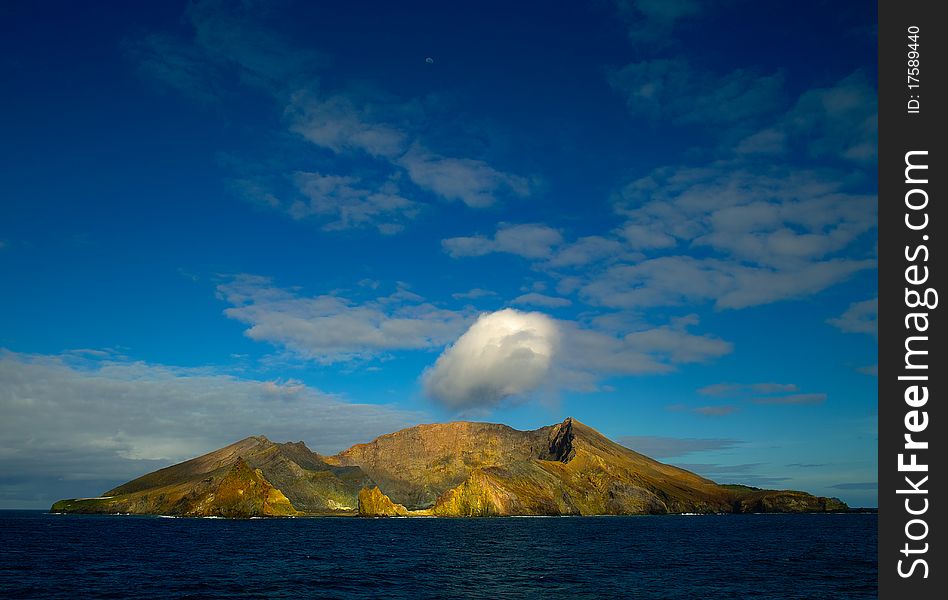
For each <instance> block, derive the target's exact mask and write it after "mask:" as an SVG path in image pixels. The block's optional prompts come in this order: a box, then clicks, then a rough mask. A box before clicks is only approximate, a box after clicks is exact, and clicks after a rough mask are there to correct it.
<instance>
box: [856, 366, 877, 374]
mask: <svg viewBox="0 0 948 600" xmlns="http://www.w3.org/2000/svg"><path fill="white" fill-rule="evenodd" d="M856 370H857V371H859V372H860V373H862V374H863V375H871V376H873V377H878V376H879V365H877V364H876V365H867V366H865V367H859V368H858V369H856Z"/></svg>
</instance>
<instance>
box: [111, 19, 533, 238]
mask: <svg viewBox="0 0 948 600" xmlns="http://www.w3.org/2000/svg"><path fill="white" fill-rule="evenodd" d="M269 12H270V11H268V10H264V9H262V8H261V7H250V6H247V5H246V4H245V3H240V2H227V1H208V2H199V3H192V4H191V5H189V8H188V10H187V11H186V15H185V16H186V22H187V23H188V24H189V25H190V27H191V33H190V35H188V36H173V35H167V34H161V33H152V34H148V35H145V36H142V37H141V38H138V39H132V40H129V41H128V42H127V44H126V45H127V48H128V55H129V57H130V58H131V59H132V61H133V62H134V63H135V64H136V65H137V66H138V68H139V70H140V71H141V72H142V73H143V74H144V75H145V76H146V77H148V78H150V79H151V80H153V81H156V82H158V83H160V84H161V85H164V86H166V87H169V88H171V89H174V90H176V91H179V92H181V93H183V94H185V95H187V96H190V97H192V98H196V99H198V100H200V101H201V102H204V103H208V104H211V103H215V104H217V105H218V106H226V101H227V100H228V99H229V98H231V97H232V96H233V97H238V95H239V94H240V93H241V92H242V90H247V89H251V90H256V91H258V92H260V93H262V94H264V96H266V97H269V98H270V99H271V100H272V102H273V110H272V113H271V114H269V115H268V116H269V117H271V118H274V117H277V116H279V115H280V114H281V113H282V122H283V126H285V127H286V128H287V129H288V130H289V131H290V132H292V133H294V134H296V135H297V136H298V138H296V143H298V144H300V145H301V147H302V150H299V149H297V150H295V151H288V152H287V154H288V155H289V154H292V155H293V157H294V158H293V159H290V158H289V157H288V156H287V157H280V156H271V157H268V158H267V159H266V160H258V161H257V162H258V163H259V165H260V168H259V169H257V170H258V171H260V172H256V173H251V174H248V173H246V172H244V171H243V170H241V171H240V173H239V174H235V175H234V176H233V177H232V179H233V180H235V183H234V185H233V188H234V189H235V191H236V192H237V193H238V195H239V196H240V197H241V198H243V199H249V200H251V201H253V202H255V203H256V204H258V205H260V206H263V207H267V208H270V209H273V210H277V211H279V212H282V213H284V214H286V215H288V216H290V217H291V218H294V219H296V220H304V219H305V220H312V221H316V222H318V223H320V225H321V227H322V228H323V229H324V230H327V231H331V230H343V229H353V228H364V227H371V228H375V229H377V230H378V231H379V232H381V233H383V234H391V233H396V232H399V231H401V230H402V229H404V227H405V225H406V223H408V222H410V221H411V220H413V219H414V218H416V217H417V216H418V215H419V214H420V213H421V208H422V207H423V205H424V204H425V203H427V202H428V201H429V200H430V199H440V200H445V201H459V202H462V203H464V204H466V205H467V206H469V207H474V208H481V207H486V206H490V205H493V204H495V203H497V202H499V201H501V200H502V199H504V198H507V197H522V196H527V195H529V194H530V193H531V192H532V189H533V187H534V186H533V183H532V182H531V180H530V179H528V178H526V177H523V176H520V175H516V174H513V173H509V172H506V171H505V170H503V169H501V168H499V167H498V166H497V165H496V164H492V163H491V162H490V160H489V157H486V156H468V155H464V154H455V153H451V152H449V151H447V150H450V149H444V148H442V149H437V148H432V147H430V144H428V143H426V140H425V139H423V138H424V137H425V136H424V135H423V132H424V130H425V126H424V124H425V123H426V122H427V116H426V110H429V109H431V107H430V106H429V107H428V108H426V105H425V104H424V103H422V102H419V101H417V100H416V99H412V98H407V99H400V98H397V97H393V96H391V95H390V94H386V93H385V92H384V91H377V92H374V93H373V92H366V91H364V90H361V89H360V90H359V91H352V90H349V89H347V88H346V87H345V86H346V84H345V82H341V83H339V84H337V85H335V86H328V85H327V84H326V81H324V80H321V79H320V75H321V73H322V71H323V70H324V69H325V68H326V66H327V65H328V64H330V62H331V59H330V58H329V57H327V56H326V55H324V54H322V53H320V52H317V51H314V50H312V49H309V48H306V47H304V46H302V45H301V44H299V43H297V42H296V41H295V40H294V39H293V36H292V35H289V34H288V33H287V32H284V31H281V30H278V29H277V28H275V27H272V26H271V24H270V23H269V19H268V18H267V17H268V15H269ZM432 110H436V109H432ZM274 120H276V119H274ZM267 133H268V134H269V135H270V136H272V137H274V138H280V139H281V141H282V143H289V142H287V141H286V139H285V135H284V132H283V131H280V130H279V129H278V128H277V126H274V127H273V129H272V131H269V132H267ZM454 133H455V134H456V135H454V136H453V137H454V138H457V137H458V136H459V135H461V134H463V132H454ZM441 137H442V138H445V139H451V138H450V137H447V136H441ZM313 147H318V148H322V149H325V150H328V151H330V152H331V153H332V157H330V158H331V159H330V160H323V159H322V158H321V159H320V160H318V161H313V160H311V161H307V160H303V159H301V158H299V157H303V156H307V152H308V151H309V150H311V149H312V148H313ZM324 158H325V157H324ZM366 160H368V161H369V163H371V165H368V164H365V161H366ZM360 161H361V162H360ZM237 162H249V161H247V160H244V161H237ZM357 165H359V168H356V166H357ZM367 166H371V168H366V167H367ZM399 180H400V181H399Z"/></svg>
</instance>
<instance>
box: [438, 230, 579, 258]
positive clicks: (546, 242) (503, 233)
mask: <svg viewBox="0 0 948 600" xmlns="http://www.w3.org/2000/svg"><path fill="white" fill-rule="evenodd" d="M562 241H563V236H562V234H560V232H559V231H558V230H556V229H553V228H552V227H549V226H547V225H543V224H541V223H527V224H523V225H510V224H508V223H501V224H500V225H499V226H498V228H497V232H496V233H495V234H494V235H493V237H486V236H471V237H456V238H448V239H446V240H442V241H441V246H442V247H443V248H444V249H445V251H446V252H447V253H448V254H449V255H450V256H451V257H453V258H460V257H463V256H483V255H485V254H490V253H492V252H506V253H509V254H516V255H517V256H522V257H524V258H530V259H542V258H547V257H550V256H551V255H552V254H553V249H554V248H555V247H556V246H557V245H559V244H560V243H562Z"/></svg>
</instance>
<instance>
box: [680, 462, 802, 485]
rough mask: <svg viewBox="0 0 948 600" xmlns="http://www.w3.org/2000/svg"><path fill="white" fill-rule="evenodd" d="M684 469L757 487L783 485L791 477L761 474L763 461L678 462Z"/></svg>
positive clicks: (715, 479)
mask: <svg viewBox="0 0 948 600" xmlns="http://www.w3.org/2000/svg"><path fill="white" fill-rule="evenodd" d="M677 466H679V467H681V468H682V469H687V470H689V471H692V472H694V473H697V474H698V475H702V476H704V477H707V478H708V479H711V480H713V481H718V482H721V483H738V484H741V485H752V486H757V487H763V488H767V487H781V486H783V485H784V482H785V481H787V480H789V479H790V478H789V477H772V476H768V475H759V474H757V473H756V472H755V471H758V470H759V469H760V468H761V467H764V466H765V465H764V464H763V463H744V464H737V465H722V464H715V463H712V464H707V463H702V464H683V463H682V464H678V465H677Z"/></svg>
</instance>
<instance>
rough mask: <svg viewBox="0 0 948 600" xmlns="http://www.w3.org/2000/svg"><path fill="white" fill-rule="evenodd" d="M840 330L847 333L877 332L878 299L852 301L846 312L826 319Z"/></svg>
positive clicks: (871, 333)
mask: <svg viewBox="0 0 948 600" xmlns="http://www.w3.org/2000/svg"><path fill="white" fill-rule="evenodd" d="M826 322H827V323H829V324H830V325H832V326H834V327H836V328H837V329H839V330H840V331H845V332H847V333H866V334H869V335H878V333H879V299H878V298H872V299H870V300H863V301H862V302H853V303H852V304H850V305H849V308H847V309H846V312H844V313H843V314H841V315H840V316H838V317H835V318H832V319H828V320H827V321H826Z"/></svg>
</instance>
